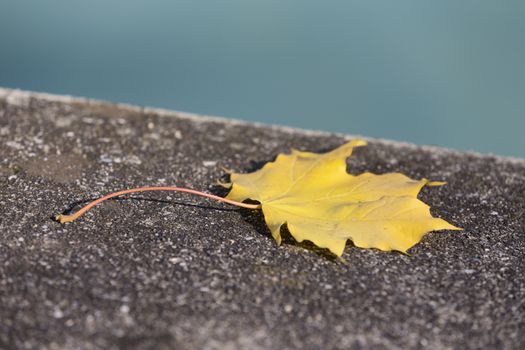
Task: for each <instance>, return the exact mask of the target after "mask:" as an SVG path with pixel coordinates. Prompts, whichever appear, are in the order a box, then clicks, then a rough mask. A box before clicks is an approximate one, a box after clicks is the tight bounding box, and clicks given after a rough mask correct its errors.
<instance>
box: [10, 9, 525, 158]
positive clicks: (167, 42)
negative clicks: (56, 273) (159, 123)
mask: <svg viewBox="0 0 525 350" xmlns="http://www.w3.org/2000/svg"><path fill="white" fill-rule="evenodd" d="M0 86H4V87H11V88H21V89H28V90H37V91H45V92H51V93H58V94H71V95H79V96H87V97H93V98H100V99H105V100H111V101H118V102H127V103H132V104H138V105H147V106H155V107H163V108H170V109H176V110H183V111H189V112H195V113H201V114H211V115H222V116H227V117H232V118H239V119H245V120H251V121H259V122H264V123H273V124H283V125H290V126H296V127H301V128H310V129H321V130H327V131H336V132H343V133H352V134H362V135H366V136H373V137H383V138H389V139H396V140H403V141H410V142H415V143H419V144H433V145H440V146H446V147H452V148H457V149H463V150H475V151H480V152H492V153H496V154H502V155H513V156H520V157H525V137H524V135H523V134H524V131H525V1H523V0H519V1H512V0H505V1H482V0H462V1H458V0H450V1H448V0H440V1H421V0H417V1H416V0H414V1H403V0H396V1H391V0H383V1H381V0H374V1H371V0H363V1H350V0H346V1H335V0H324V1H308V0H295V1H292V0H264V1H262V0H261V1H249V0H230V1H219V0H214V1H211V0H191V1H160V0H148V1H133V0H126V1H124V0H113V1H110V0H105V1H99V0H91V1H74V0H67V1H54V0H46V1H36V0H34V1H23V0H20V1H1V2H0Z"/></svg>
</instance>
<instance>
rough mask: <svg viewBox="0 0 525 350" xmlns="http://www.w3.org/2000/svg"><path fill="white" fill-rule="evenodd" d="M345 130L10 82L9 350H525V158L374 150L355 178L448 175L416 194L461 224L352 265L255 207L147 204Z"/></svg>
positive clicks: (6, 145)
mask: <svg viewBox="0 0 525 350" xmlns="http://www.w3.org/2000/svg"><path fill="white" fill-rule="evenodd" d="M344 139H345V136H343V135H333V134H325V133H318V132H306V131H301V130H293V129H287V128H278V127H268V126H261V125H254V124H248V123H243V122H237V121H231V120H227V119H219V118H207V117H197V116H192V115H189V114H183V113H176V112H169V111H162V110H153V109H144V108H136V107H130V106H122V105H114V104H108V103H101V102H97V101H87V100H83V99H73V98H69V97H63V96H52V95H44V94H32V93H27V92H20V91H12V90H7V89H0V140H1V142H0V154H1V159H0V188H1V190H0V211H1V213H2V215H1V218H0V348H5V349H10V348H20V349H36V348H39V349H420V348H429V349H496V348H497V349H519V348H523V347H524V346H525V262H524V258H525V160H520V159H510V158H500V157H495V156H486V155H478V154H473V153H460V152H454V151H450V150H444V149H439V148H434V147H418V146H414V145H409V144H402V143H395V142H387V141H381V140H371V142H370V145H369V146H367V147H364V148H359V149H357V150H356V151H355V156H353V157H352V158H350V160H349V170H350V171H351V172H352V173H360V172H363V171H372V172H376V173H384V172H390V171H401V172H403V173H406V174H407V175H409V176H411V177H414V178H421V177H427V178H430V179H432V180H437V181H447V182H448V185H447V186H445V187H442V188H428V189H425V190H424V191H423V193H422V194H421V198H422V199H423V200H424V201H425V202H427V203H429V204H431V206H432V207H433V210H432V211H433V214H434V215H436V216H439V217H443V218H445V219H446V220H448V221H450V222H451V223H453V224H455V225H457V226H460V227H463V228H465V231H463V232H437V233H431V234H429V235H427V236H426V237H425V238H424V239H423V241H422V242H421V243H420V244H418V245H417V246H415V247H414V248H412V249H411V251H410V252H411V254H412V255H411V256H405V255H402V254H399V253H384V252H380V251H377V250H365V249H357V248H355V247H353V246H352V245H351V244H348V245H347V248H346V251H345V254H344V258H345V259H346V260H347V261H348V264H347V265H345V264H342V263H340V262H338V261H337V260H335V259H333V257H332V256H330V255H329V254H327V253H326V252H325V251H322V250H319V249H314V248H313V247H311V246H310V245H308V244H302V245H297V244H294V243H293V242H292V240H291V239H290V238H288V239H287V242H286V243H285V244H284V245H283V246H281V247H278V246H276V244H275V243H274V241H273V239H272V238H271V237H270V235H269V233H268V231H267V229H266V228H265V226H264V223H263V220H262V216H261V213H260V212H257V211H249V210H237V209H234V208H231V207H228V206H227V205H224V204H219V203H215V202H211V201H208V200H205V199H201V198H193V197H190V196H187V195H182V194H181V195H178V194H166V193H151V194H144V195H140V196H139V195H137V196H132V197H133V199H123V200H115V201H111V202H108V203H105V204H104V205H102V206H100V207H97V208H96V209H95V210H93V211H92V212H91V213H89V214H87V215H86V216H84V217H83V218H82V219H80V220H79V221H77V222H74V223H71V224H67V225H60V224H58V223H56V222H54V221H53V220H52V219H51V217H52V216H54V215H55V214H57V213H59V212H63V211H65V210H67V209H71V207H72V206H73V205H74V204H75V202H78V201H84V200H87V199H90V198H94V197H97V196H100V195H102V194H105V193H107V192H110V191H114V190H117V189H122V188H127V187H136V186H142V185H167V184H170V185H179V186H185V187H191V188H194V189H199V190H205V191H209V192H213V193H220V194H224V192H221V190H220V188H218V187H217V186H214V183H215V181H216V180H217V179H219V178H221V177H222V176H223V174H224V173H223V171H222V170H221V167H226V168H231V169H234V170H236V171H249V170H253V169H255V168H257V167H259V166H260V165H261V164H263V163H264V162H266V161H268V160H271V159H272V158H273V157H275V155H276V154H277V153H279V152H286V151H288V150H289V148H290V147H295V148H299V149H304V150H311V151H322V150H328V149H331V148H333V147H336V146H338V145H340V144H341V143H342V142H344Z"/></svg>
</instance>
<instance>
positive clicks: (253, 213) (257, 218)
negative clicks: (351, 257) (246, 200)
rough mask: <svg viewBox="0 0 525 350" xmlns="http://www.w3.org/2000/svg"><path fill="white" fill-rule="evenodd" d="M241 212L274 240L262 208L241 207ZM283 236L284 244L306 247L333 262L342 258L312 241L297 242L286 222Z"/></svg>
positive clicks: (282, 230) (260, 232)
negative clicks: (249, 208)
mask: <svg viewBox="0 0 525 350" xmlns="http://www.w3.org/2000/svg"><path fill="white" fill-rule="evenodd" d="M239 213H240V214H241V216H242V218H243V219H244V220H245V221H246V222H247V223H249V224H250V225H251V226H252V227H253V228H254V229H255V231H257V233H259V234H260V235H261V236H264V237H265V238H268V239H271V240H272V241H273V237H272V234H271V232H270V230H269V229H268V226H266V223H265V221H264V215H263V213H262V211H261V210H248V209H241V210H239ZM281 238H282V241H281V244H282V245H290V246H295V247H299V248H303V249H306V250H308V251H311V252H313V253H315V254H316V255H318V256H320V257H322V258H325V259H328V260H330V261H332V262H339V261H340V260H341V259H340V258H339V257H338V256H337V255H335V254H333V253H332V252H330V251H329V250H328V249H326V248H320V247H318V246H316V245H315V244H313V243H312V242H310V241H302V242H297V241H296V240H295V238H293V236H292V234H291V233H290V231H289V230H288V226H287V225H286V224H284V225H283V226H281ZM275 246H276V248H278V247H277V244H275Z"/></svg>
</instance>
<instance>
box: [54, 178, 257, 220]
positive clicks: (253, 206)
mask: <svg viewBox="0 0 525 350" xmlns="http://www.w3.org/2000/svg"><path fill="white" fill-rule="evenodd" d="M147 191H176V192H185V193H191V194H194V195H197V196H201V197H206V198H211V199H215V200H217V201H219V202H224V203H228V204H231V205H235V206H238V207H241V208H247V209H259V208H260V207H261V205H260V204H247V203H241V202H237V201H233V200H231V199H227V198H223V197H219V196H215V195H213V194H209V193H204V192H200V191H196V190H191V189H189V188H181V187H171V186H167V187H138V188H132V189H129V190H122V191H118V192H113V193H110V194H107V195H105V196H103V197H100V198H98V199H96V200H94V201H93V202H91V203H89V204H87V205H86V206H84V207H82V208H81V209H80V210H78V211H77V212H75V213H74V214H71V215H63V214H59V215H57V216H56V220H57V221H59V222H60V223H61V224H63V223H66V222H71V221H74V220H76V219H78V218H79V217H81V216H82V215H84V214H85V213H86V212H87V211H88V210H89V209H91V208H93V207H94V206H95V205H97V204H100V203H102V202H104V201H105V200H107V199H110V198H113V197H118V196H122V195H123V194H129V193H137V192H147Z"/></svg>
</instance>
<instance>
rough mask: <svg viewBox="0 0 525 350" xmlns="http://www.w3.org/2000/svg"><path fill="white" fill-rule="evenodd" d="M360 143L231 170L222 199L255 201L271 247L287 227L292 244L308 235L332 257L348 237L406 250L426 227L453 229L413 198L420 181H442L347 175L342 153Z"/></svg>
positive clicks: (361, 244) (364, 243)
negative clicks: (250, 169)
mask: <svg viewBox="0 0 525 350" xmlns="http://www.w3.org/2000/svg"><path fill="white" fill-rule="evenodd" d="M364 145H366V142H365V141H362V140H354V141H351V142H349V143H347V144H344V145H342V146H341V147H339V148H337V149H335V150H333V151H331V152H328V153H323V154H317V153H310V152H300V151H297V150H293V151H292V153H291V154H279V155H278V156H277V158H276V159H275V161H273V162H269V163H267V164H265V165H264V166H263V167H262V168H261V169H260V170H258V171H255V172H252V173H249V174H237V173H232V174H230V176H231V184H229V185H230V186H231V190H230V192H229V194H228V195H227V197H226V198H228V199H230V200H234V201H244V200H246V199H252V200H256V201H258V202H260V204H261V207H262V211H263V214H264V218H265V221H266V224H267V225H268V227H269V228H270V231H271V233H272V236H273V238H274V239H275V240H276V241H277V243H278V244H280V243H281V226H283V225H284V224H286V225H287V227H288V230H289V231H290V233H291V235H292V236H293V237H294V238H295V239H296V240H297V241H298V242H302V241H304V240H309V241H311V242H313V243H314V244H315V245H317V246H319V247H322V248H328V249H329V250H330V251H331V252H332V253H334V254H335V255H337V256H341V255H342V254H343V250H344V248H345V245H346V241H347V240H348V239H350V240H352V242H353V243H354V244H355V245H356V246H357V247H362V248H378V249H381V250H384V251H390V250H397V251H400V252H406V251H407V250H408V249H409V248H410V247H412V246H413V245H415V244H416V243H418V242H419V241H420V240H421V238H422V237H423V235H424V234H426V233H428V232H430V231H435V230H444V229H446V230H460V229H459V228H457V227H455V226H453V225H451V224H449V223H448V222H446V221H445V220H443V219H439V218H434V217H432V215H431V214H430V208H429V206H428V205H426V204H425V203H423V202H422V201H421V200H419V199H417V195H418V193H419V191H420V190H421V188H422V187H423V186H425V185H438V184H441V183H429V182H428V180H426V179H422V180H419V181H418V180H412V179H410V178H408V177H407V176H405V175H403V174H401V173H390V174H384V175H374V174H371V173H363V174H361V175H357V176H353V175H351V174H348V173H347V171H346V158H347V157H349V156H350V155H351V154H352V150H353V148H354V147H358V146H364Z"/></svg>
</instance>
